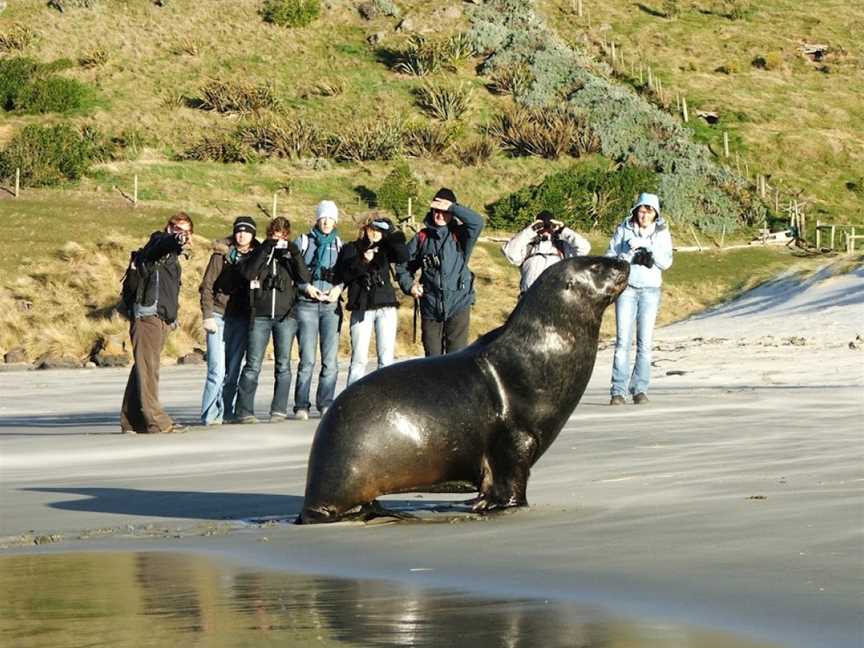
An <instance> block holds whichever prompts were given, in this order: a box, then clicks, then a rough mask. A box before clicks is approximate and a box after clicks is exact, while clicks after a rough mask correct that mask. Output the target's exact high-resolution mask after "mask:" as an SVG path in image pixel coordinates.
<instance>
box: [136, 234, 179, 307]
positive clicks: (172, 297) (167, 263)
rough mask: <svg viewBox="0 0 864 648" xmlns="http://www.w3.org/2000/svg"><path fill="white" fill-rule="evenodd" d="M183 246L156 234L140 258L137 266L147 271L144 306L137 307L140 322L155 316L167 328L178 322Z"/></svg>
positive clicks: (170, 237) (143, 294)
mask: <svg viewBox="0 0 864 648" xmlns="http://www.w3.org/2000/svg"><path fill="white" fill-rule="evenodd" d="M182 253H183V246H182V245H181V244H180V242H179V241H178V240H177V237H176V236H175V235H174V234H170V233H169V232H153V233H152V234H151V235H150V240H148V241H147V244H146V245H145V246H144V247H143V248H141V251H140V252H138V254H137V255H136V263H138V264H139V266H140V267H141V268H142V269H144V270H146V274H147V278H146V280H145V281H146V283H145V285H144V289H143V292H142V294H141V302H140V303H136V304H135V306H134V313H135V317H136V318H140V317H149V316H153V315H155V316H156V317H158V318H159V319H161V320H162V321H164V322H165V323H167V324H173V323H174V322H175V321H176V320H177V312H178V310H179V309H180V303H179V300H180V285H181V279H182V271H181V269H180V261H179V259H178V257H179V256H180V254H182Z"/></svg>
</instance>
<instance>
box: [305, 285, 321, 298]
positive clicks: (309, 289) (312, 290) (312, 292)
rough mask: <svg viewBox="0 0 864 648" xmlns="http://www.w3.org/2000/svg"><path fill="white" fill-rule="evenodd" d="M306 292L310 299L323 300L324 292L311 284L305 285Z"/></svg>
mask: <svg viewBox="0 0 864 648" xmlns="http://www.w3.org/2000/svg"><path fill="white" fill-rule="evenodd" d="M306 294H307V295H309V298H310V299H316V300H318V301H324V294H323V293H322V292H321V291H320V290H318V289H317V288H316V287H315V286H313V285H312V284H309V285H308V286H306Z"/></svg>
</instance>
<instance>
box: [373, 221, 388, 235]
mask: <svg viewBox="0 0 864 648" xmlns="http://www.w3.org/2000/svg"><path fill="white" fill-rule="evenodd" d="M372 227H374V228H375V229H377V230H383V231H385V232H386V231H388V230H389V229H390V223H388V222H387V221H378V220H376V221H372Z"/></svg>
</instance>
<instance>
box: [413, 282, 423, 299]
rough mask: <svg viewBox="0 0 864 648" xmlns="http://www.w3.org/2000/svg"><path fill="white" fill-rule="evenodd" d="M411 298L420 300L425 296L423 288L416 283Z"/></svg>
mask: <svg viewBox="0 0 864 648" xmlns="http://www.w3.org/2000/svg"><path fill="white" fill-rule="evenodd" d="M411 296H412V297H414V298H415V299H420V298H421V297H422V296H423V286H421V285H420V284H416V283H415V284H414V285H413V286H411Z"/></svg>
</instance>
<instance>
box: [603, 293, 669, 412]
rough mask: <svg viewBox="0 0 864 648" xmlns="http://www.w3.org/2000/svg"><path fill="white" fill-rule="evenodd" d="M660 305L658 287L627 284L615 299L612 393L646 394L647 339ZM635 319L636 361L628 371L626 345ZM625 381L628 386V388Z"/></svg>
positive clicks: (649, 360)
mask: <svg viewBox="0 0 864 648" xmlns="http://www.w3.org/2000/svg"><path fill="white" fill-rule="evenodd" d="M659 308H660V288H634V287H633V286H627V289H626V290H625V291H624V292H623V293H621V296H620V297H618V300H617V301H616V302H615V334H616V337H615V359H614V360H613V362H612V395H613V396H624V395H626V394H627V393H628V392H629V393H630V394H647V393H648V383H649V382H650V381H651V342H652V339H653V337H654V321H655V320H656V319H657V310H658V309H659ZM634 322H635V323H636V365H635V366H634V367H633V373H632V375H631V374H630V346H631V343H632V341H633V323H634ZM628 382H629V389H628Z"/></svg>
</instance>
